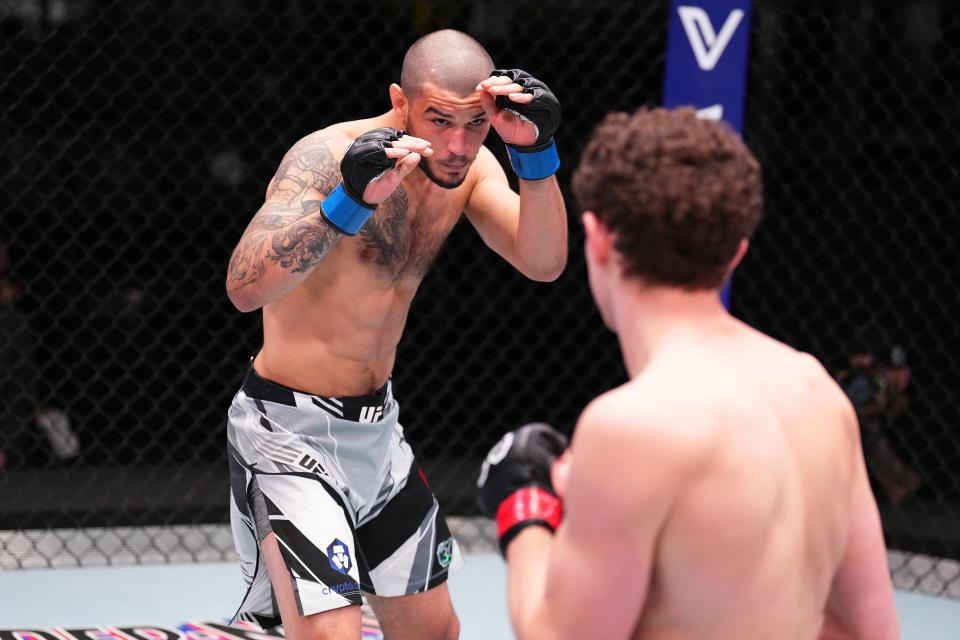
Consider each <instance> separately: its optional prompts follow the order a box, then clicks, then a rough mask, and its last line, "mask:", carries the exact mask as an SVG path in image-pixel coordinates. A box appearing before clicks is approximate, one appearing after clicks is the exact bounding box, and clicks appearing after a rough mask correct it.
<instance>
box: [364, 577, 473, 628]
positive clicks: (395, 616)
mask: <svg viewBox="0 0 960 640" xmlns="http://www.w3.org/2000/svg"><path fill="white" fill-rule="evenodd" d="M364 596H365V597H366V598H367V602H368V603H370V607H371V608H372V609H373V612H374V613H376V614H377V620H378V621H379V622H380V628H381V629H383V635H384V638H386V639H387V640H454V639H455V638H457V637H459V635H460V621H459V620H458V619H457V614H456V613H454V611H453V603H452V602H451V601H450V592H449V591H448V590H447V584H446V583H445V582H444V583H441V584H440V585H438V586H436V587H434V588H433V589H430V590H429V591H423V592H421V593H415V594H412V595H409V596H396V597H393V598H382V597H380V596H375V595H372V594H369V593H364Z"/></svg>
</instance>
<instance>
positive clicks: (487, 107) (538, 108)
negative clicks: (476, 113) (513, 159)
mask: <svg viewBox="0 0 960 640" xmlns="http://www.w3.org/2000/svg"><path fill="white" fill-rule="evenodd" d="M477 92H478V93H479V94H480V103H481V105H482V106H483V110H484V112H486V114H487V118H488V119H489V120H490V124H491V125H492V126H493V128H494V129H496V130H497V134H499V136H500V138H501V139H502V140H503V141H504V142H505V143H507V144H508V145H511V146H513V147H514V148H516V149H517V150H521V151H540V150H542V149H546V148H547V147H549V146H550V145H551V144H552V143H553V135H554V133H556V131H557V128H558V127H559V126H560V102H559V101H557V98H556V96H554V95H553V92H552V91H550V89H549V87H547V85H545V84H544V83H543V82H541V81H540V80H537V79H536V78H534V77H533V76H531V75H530V74H529V73H527V72H526V71H522V70H520V69H497V70H496V71H494V72H493V73H492V74H491V75H490V77H489V78H487V79H486V80H484V81H483V82H481V83H480V84H478V85H477Z"/></svg>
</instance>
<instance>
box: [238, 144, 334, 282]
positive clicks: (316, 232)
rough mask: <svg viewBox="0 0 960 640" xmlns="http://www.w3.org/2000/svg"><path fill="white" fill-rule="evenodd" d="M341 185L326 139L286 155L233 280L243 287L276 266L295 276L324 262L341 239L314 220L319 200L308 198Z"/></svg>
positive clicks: (243, 247) (296, 147)
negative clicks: (289, 271) (272, 265)
mask: <svg viewBox="0 0 960 640" xmlns="http://www.w3.org/2000/svg"><path fill="white" fill-rule="evenodd" d="M339 183H340V166H339V163H338V162H337V160H336V158H335V157H334V155H333V152H332V151H331V149H330V145H329V144H328V138H327V137H325V136H323V135H313V136H308V137H306V138H304V139H303V140H301V141H299V142H298V143H297V144H295V145H293V147H292V148H291V149H290V151H289V152H287V155H286V156H284V159H283V162H281V164H280V168H279V169H278V170H277V173H276V175H275V176H274V178H273V181H272V182H271V183H270V188H269V189H268V191H267V202H266V203H265V204H264V205H263V206H262V207H261V208H260V211H258V212H257V215H255V216H254V217H253V220H251V221H250V225H249V227H248V228H247V231H246V232H245V233H244V237H243V238H242V239H241V241H240V243H239V244H238V245H237V248H236V249H235V250H234V253H233V257H231V259H230V267H229V270H228V278H229V280H230V282H232V283H235V284H236V285H237V286H238V287H245V286H247V285H250V284H253V283H254V282H257V281H258V280H260V279H261V278H262V277H263V276H264V274H265V273H266V269H267V264H268V261H269V262H274V263H276V264H279V265H280V266H281V267H283V268H285V269H290V270H291V271H293V272H294V273H297V272H303V271H306V270H308V269H310V268H311V267H313V266H315V265H316V264H317V263H319V262H320V261H321V260H322V259H323V257H324V256H325V255H326V254H327V252H329V251H330V249H331V248H332V247H333V245H334V244H335V243H336V241H337V238H338V234H337V232H336V231H335V230H334V229H333V227H331V226H330V225H329V224H327V223H326V222H325V221H324V220H323V219H321V218H319V217H316V216H313V217H310V216H311V215H312V214H315V213H316V212H318V211H319V210H320V202H321V201H320V200H316V199H315V198H310V199H304V197H305V196H306V195H307V193H308V192H309V191H311V190H313V191H316V192H318V193H320V194H322V195H323V196H324V197H326V196H327V195H329V194H330V192H332V191H333V190H334V189H335V188H336V186H337V185H338V184H339Z"/></svg>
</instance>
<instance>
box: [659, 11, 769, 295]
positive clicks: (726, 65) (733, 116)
mask: <svg viewBox="0 0 960 640" xmlns="http://www.w3.org/2000/svg"><path fill="white" fill-rule="evenodd" d="M749 41H750V0H692V1H688V2H684V1H683V0H671V2H670V26H669V31H668V33H667V65H666V73H665V77H664V82H663V106H665V107H668V108H672V107H679V106H686V105H691V106H693V107H696V109H697V113H698V115H699V116H700V117H702V118H710V119H711V120H725V121H726V122H728V123H729V124H730V126H731V127H733V129H734V130H735V131H736V132H737V133H741V134H742V133H743V103H744V98H745V95H746V84H747V45H748V44H749ZM720 295H721V298H722V299H723V304H724V306H726V307H727V308H728V309H729V308H730V283H729V282H727V284H726V286H725V287H724V288H723V291H721V293H720Z"/></svg>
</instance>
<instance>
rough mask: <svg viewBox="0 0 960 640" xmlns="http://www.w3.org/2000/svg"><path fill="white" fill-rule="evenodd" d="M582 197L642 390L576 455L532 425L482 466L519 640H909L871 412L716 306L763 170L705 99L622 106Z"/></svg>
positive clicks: (616, 396)
mask: <svg viewBox="0 0 960 640" xmlns="http://www.w3.org/2000/svg"><path fill="white" fill-rule="evenodd" d="M573 188H574V193H575V195H576V197H577V199H578V201H579V203H580V205H581V206H582V207H583V209H584V210H585V212H584V214H583V224H584V229H585V232H586V258H587V267H588V274H589V283H590V289H591V291H592V293H593V297H594V300H595V301H596V304H597V307H598V308H599V310H600V313H601V315H602V317H603V319H604V322H605V323H606V325H607V326H608V327H609V328H610V329H611V330H613V331H614V332H615V333H616V335H617V337H618V339H619V342H620V348H621V353H622V356H623V360H624V363H625V365H626V369H627V372H628V374H629V381H628V382H626V383H625V384H623V385H622V386H619V387H617V388H615V389H612V390H610V391H608V392H606V393H604V394H603V395H601V396H600V397H598V398H596V399H595V400H594V401H593V402H591V403H590V404H589V405H588V406H587V408H586V409H585V410H584V411H583V413H582V414H581V416H580V418H579V420H578V422H577V424H576V427H575V429H574V433H573V440H572V444H571V446H570V448H569V450H567V447H566V440H565V438H564V437H563V436H562V435H560V434H559V433H558V432H557V431H555V430H554V429H553V428H551V427H549V426H547V425H544V424H531V425H528V426H526V427H523V428H521V429H519V430H518V431H515V432H510V433H508V434H507V435H506V436H505V437H504V438H503V439H502V440H501V441H500V442H499V443H498V444H497V445H496V446H495V447H494V448H493V449H492V450H491V452H490V454H489V455H488V457H487V459H486V461H485V463H484V465H483V468H482V470H481V473H480V477H479V480H478V484H479V501H480V505H481V507H482V508H483V509H484V511H485V512H486V513H487V514H488V515H489V516H491V517H493V518H496V520H497V524H498V531H499V536H500V544H501V548H502V549H503V552H504V554H505V556H506V560H507V565H508V580H509V602H510V613H511V616H512V620H513V624H514V628H515V629H516V631H517V635H518V637H519V638H521V639H524V640H527V639H530V638H551V639H553V638H570V639H581V638H604V639H607V638H634V639H641V638H651V639H653V638H655V639H656V640H687V639H689V640H701V639H703V638H710V639H711V640H723V639H730V640H743V639H744V638H763V639H764V640H776V639H784V640H786V639H791V640H801V639H813V638H817V637H818V636H819V637H821V638H862V639H865V640H866V639H869V640H885V639H890V640H893V639H895V638H897V637H898V630H897V616H896V610H895V608H894V600H893V591H892V588H891V583H890V575H889V572H888V569H887V560H886V549H885V545H884V540H883V534H882V531H881V528H880V519H879V516H878V512H877V506H876V503H875V501H874V498H873V495H872V494H871V492H870V486H869V484H868V481H867V475H866V472H865V468H864V461H863V455H862V452H861V449H860V438H859V435H858V425H857V419H856V416H855V414H854V411H853V408H852V407H851V405H850V403H849V402H848V400H847V398H846V396H845V395H844V394H843V392H842V391H841V390H840V389H839V388H838V386H837V385H836V384H835V383H834V381H833V380H832V379H831V377H830V375H829V374H828V373H827V372H826V371H825V370H824V368H823V367H822V366H821V365H820V363H819V362H818V361H817V360H816V359H814V358H813V357H811V356H810V355H808V354H804V353H800V352H797V351H795V350H794V349H791V348H790V347H788V346H786V345H784V344H782V343H780V342H777V341H776V340H774V339H772V338H770V337H768V336H766V335H763V334H761V333H759V332H758V331H756V330H754V329H752V328H750V327H749V326H747V325H745V324H744V323H743V322H741V321H739V320H737V319H736V318H734V317H733V316H731V315H730V314H728V313H727V312H726V310H725V309H724V307H723V305H722V304H721V301H720V298H719V295H718V292H719V289H720V288H721V286H722V285H723V283H724V280H725V278H726V277H727V274H729V272H730V271H731V270H732V269H733V268H734V266H735V265H736V264H737V263H738V262H739V261H740V259H741V258H742V257H743V255H744V252H745V251H746V250H747V243H748V241H749V239H750V237H751V236H752V234H753V232H754V229H755V228H756V226H757V224H758V221H759V220H760V215H761V208H762V190H761V175H760V166H759V165H758V163H757V161H756V160H755V159H754V157H753V156H752V155H751V154H750V152H749V151H748V149H747V148H746V146H745V145H744V144H743V143H742V141H741V140H740V138H739V137H738V136H737V135H736V134H734V133H733V132H732V131H731V130H730V129H729V128H728V127H727V126H726V125H723V124H718V123H714V122H709V121H705V120H699V119H697V117H696V115H695V112H694V110H693V109H691V108H686V109H679V110H676V111H667V110H664V109H655V110H652V111H648V110H640V111H637V112H636V113H633V114H632V115H631V114H626V113H616V114H611V115H609V116H608V117H607V118H606V119H605V120H604V121H603V122H602V123H601V124H600V126H599V127H598V128H597V129H596V131H595V132H594V134H593V136H592V138H591V140H590V141H589V143H588V144H587V146H586V149H585V150H584V152H583V156H582V158H581V161H580V165H579V167H578V168H577V170H576V172H575V174H574V179H573ZM564 451H567V453H566V454H563V452H564ZM561 454H563V455H564V456H565V457H563V458H562V459H561V460H560V461H559V462H555V460H556V459H557V457H558V456H560V455H561Z"/></svg>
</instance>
